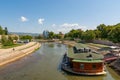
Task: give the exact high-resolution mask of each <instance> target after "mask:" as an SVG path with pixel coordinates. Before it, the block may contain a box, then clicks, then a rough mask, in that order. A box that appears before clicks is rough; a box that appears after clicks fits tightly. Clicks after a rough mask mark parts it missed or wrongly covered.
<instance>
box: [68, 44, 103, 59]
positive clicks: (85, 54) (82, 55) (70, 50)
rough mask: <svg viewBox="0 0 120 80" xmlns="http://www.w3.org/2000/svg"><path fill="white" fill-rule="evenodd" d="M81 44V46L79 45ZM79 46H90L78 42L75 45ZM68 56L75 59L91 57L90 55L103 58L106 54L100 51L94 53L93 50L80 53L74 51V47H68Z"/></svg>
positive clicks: (93, 57) (94, 57)
mask: <svg viewBox="0 0 120 80" xmlns="http://www.w3.org/2000/svg"><path fill="white" fill-rule="evenodd" d="M79 45H80V46H79ZM75 46H76V47H77V48H83V47H84V48H88V47H87V46H85V45H84V44H81V43H80V44H77V45H75ZM67 56H68V57H69V58H73V59H89V58H90V57H89V56H92V57H91V58H92V59H96V60H97V59H103V58H104V56H103V55H102V54H100V53H93V52H92V51H91V52H82V53H81V52H80V53H74V50H73V47H70V48H68V54H67Z"/></svg>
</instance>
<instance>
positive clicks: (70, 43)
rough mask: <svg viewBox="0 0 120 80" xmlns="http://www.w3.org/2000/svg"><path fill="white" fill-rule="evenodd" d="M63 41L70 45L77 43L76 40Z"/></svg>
mask: <svg viewBox="0 0 120 80" xmlns="http://www.w3.org/2000/svg"><path fill="white" fill-rule="evenodd" d="M62 43H63V44H65V45H69V46H75V44H76V42H75V41H63V42H62Z"/></svg>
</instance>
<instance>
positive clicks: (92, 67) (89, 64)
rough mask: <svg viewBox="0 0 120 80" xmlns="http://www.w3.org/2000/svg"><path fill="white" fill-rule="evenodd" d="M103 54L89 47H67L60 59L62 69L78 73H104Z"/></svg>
mask: <svg viewBox="0 0 120 80" xmlns="http://www.w3.org/2000/svg"><path fill="white" fill-rule="evenodd" d="M103 58H104V57H103V55H102V54H99V53H96V52H93V51H91V49H89V48H80V49H77V48H76V46H74V47H71V48H68V52H67V53H65V55H64V57H63V61H62V69H63V70H65V71H68V72H71V73H74V74H80V75H104V74H106V72H105V64H104V60H103Z"/></svg>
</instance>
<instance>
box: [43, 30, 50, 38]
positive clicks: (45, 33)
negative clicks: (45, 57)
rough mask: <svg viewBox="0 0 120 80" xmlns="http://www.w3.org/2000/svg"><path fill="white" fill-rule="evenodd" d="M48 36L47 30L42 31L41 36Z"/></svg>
mask: <svg viewBox="0 0 120 80" xmlns="http://www.w3.org/2000/svg"><path fill="white" fill-rule="evenodd" d="M48 36H49V31H47V30H44V31H43V37H44V38H48Z"/></svg>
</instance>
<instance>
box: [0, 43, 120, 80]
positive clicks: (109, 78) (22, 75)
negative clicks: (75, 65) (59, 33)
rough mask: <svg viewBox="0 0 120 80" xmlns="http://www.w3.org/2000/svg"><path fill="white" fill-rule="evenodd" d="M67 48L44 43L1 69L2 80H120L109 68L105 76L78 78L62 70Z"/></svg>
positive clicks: (0, 78) (0, 79)
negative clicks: (62, 61)
mask: <svg viewBox="0 0 120 80" xmlns="http://www.w3.org/2000/svg"><path fill="white" fill-rule="evenodd" d="M65 52H66V46H65V45H62V44H57V43H43V44H42V46H41V48H40V49H39V50H37V51H36V52H34V53H33V54H30V55H28V56H26V57H24V58H21V59H19V60H17V61H15V62H13V63H10V64H7V65H5V66H1V67H0V80H120V76H119V75H117V74H116V73H115V72H114V71H113V70H111V69H110V68H107V75H104V76H76V75H72V74H68V73H66V72H64V71H62V70H61V69H60V62H61V59H62V56H63V54H64V53H65Z"/></svg>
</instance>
